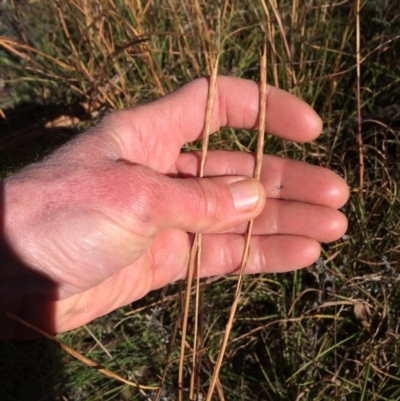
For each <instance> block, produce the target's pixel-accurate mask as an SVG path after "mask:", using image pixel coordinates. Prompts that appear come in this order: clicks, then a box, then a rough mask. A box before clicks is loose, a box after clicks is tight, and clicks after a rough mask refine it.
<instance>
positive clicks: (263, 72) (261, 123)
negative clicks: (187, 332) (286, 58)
mask: <svg viewBox="0 0 400 401" xmlns="http://www.w3.org/2000/svg"><path fill="white" fill-rule="evenodd" d="M260 81H261V82H260V99H259V113H258V136H257V152H256V164H255V168H254V178H256V179H258V180H259V179H260V175H261V168H262V159H263V154H264V141H265V112H266V107H265V106H266V98H267V46H266V42H264V46H263V50H262V54H261V57H260ZM253 225H254V220H251V221H250V222H249V225H248V228H247V233H246V242H245V247H244V251H243V256H242V263H241V267H240V272H239V277H238V282H237V286H236V291H235V296H234V300H233V303H232V307H231V310H230V313H229V318H228V323H227V324H226V329H225V333H224V337H223V340H222V344H221V348H220V351H219V354H218V359H217V362H216V365H215V368H214V372H213V376H212V379H211V383H210V387H209V390H208V394H207V398H206V401H211V399H212V396H213V393H214V389H215V385H216V383H217V379H218V375H219V371H220V369H221V366H222V361H223V358H224V355H225V350H226V346H227V344H228V340H229V334H230V332H231V329H232V325H233V319H234V318H235V313H236V309H237V306H238V304H239V300H240V294H241V291H242V286H243V278H244V271H245V269H246V266H247V262H248V259H249V254H250V242H251V235H252V232H253Z"/></svg>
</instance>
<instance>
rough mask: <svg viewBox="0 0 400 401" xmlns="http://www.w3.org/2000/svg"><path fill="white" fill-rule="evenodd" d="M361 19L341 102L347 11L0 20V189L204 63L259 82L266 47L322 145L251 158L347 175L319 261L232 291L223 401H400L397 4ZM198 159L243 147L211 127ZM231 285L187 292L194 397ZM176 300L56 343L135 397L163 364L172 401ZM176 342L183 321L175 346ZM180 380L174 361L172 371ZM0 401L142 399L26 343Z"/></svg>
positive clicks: (171, 293)
mask: <svg viewBox="0 0 400 401" xmlns="http://www.w3.org/2000/svg"><path fill="white" fill-rule="evenodd" d="M360 7H361V9H360V32H361V37H360V45H361V46H360V49H361V54H360V59H361V64H360V69H361V76H360V83H361V86H360V87H361V90H360V93H359V94H357V80H356V66H357V63H356V61H357V57H356V11H357V1H354V2H352V1H343V2H337V3H330V2H328V1H321V0H317V1H304V2H299V1H296V0H292V1H289V0H283V1H281V2H279V7H278V6H277V4H276V2H274V1H273V0H269V1H267V0H259V1H254V2H253V1H247V2H243V1H239V0H226V1H217V2H206V1H205V0H197V1H193V2H192V1H189V0H180V1H176V0H168V1H151V0H149V1H137V2H130V1H128V0H119V1H116V0H114V1H113V0H103V1H101V2H96V1H84V0H74V1H58V2H54V1H51V0H42V1H21V2H13V1H11V0H10V1H4V2H2V3H1V5H0V13H1V20H0V73H1V75H0V112H1V116H2V120H0V130H1V132H0V151H1V152H2V157H1V168H2V176H3V177H5V176H6V175H9V174H12V173H13V172H14V171H16V170H17V169H19V168H21V167H22V166H23V165H26V164H28V163H30V162H32V161H34V160H37V159H38V158H40V157H42V156H43V155H44V154H46V153H47V152H49V151H50V150H51V149H53V148H54V147H55V146H59V145H60V144H61V143H63V142H65V141H66V140H68V139H69V138H70V137H72V136H73V135H75V133H77V132H79V131H80V130H82V129H84V128H85V127H87V126H90V125H93V124H94V123H95V122H96V121H97V120H98V119H99V118H100V117H101V116H102V115H104V114H105V113H107V112H109V111H111V110H114V109H119V108H123V107H129V106H134V105H136V104H141V103H144V102H148V101H151V100H153V99H156V98H158V97H160V96H162V95H164V94H166V93H169V92H170V91H172V90H174V89H176V88H178V87H179V86H181V85H182V84H184V83H186V82H188V81H190V80H192V79H194V78H197V77H199V76H204V75H207V74H208V73H209V72H210V71H211V67H212V60H213V57H214V56H215V51H216V50H217V49H219V50H220V51H221V55H220V65H219V71H220V73H221V74H226V75H233V76H237V77H242V78H248V79H253V80H256V81H258V80H259V49H260V46H261V44H262V42H263V39H264V35H265V34H266V35H267V38H268V49H269V54H268V58H269V62H268V66H269V68H268V82H269V83H270V84H273V85H276V86H279V87H281V88H283V89H286V90H288V91H290V92H292V93H294V94H296V95H297V96H300V97H301V98H303V99H304V100H305V101H307V102H308V103H310V104H311V105H312V106H313V107H314V108H315V109H316V111H317V112H318V113H319V114H320V115H321V116H322V118H323V120H324V123H325V126H324V132H323V134H322V135H321V136H320V137H319V138H318V139H317V140H316V141H314V142H312V143H310V144H305V145H300V144H294V143H289V142H283V141H281V140H278V139H274V138H270V139H269V140H268V142H267V143H266V145H265V153H269V154H274V155H278V156H283V157H289V158H294V159H298V160H304V161H307V162H310V163H313V164H318V165H321V166H325V167H329V168H331V169H333V170H334V171H336V172H337V173H338V174H340V175H341V176H343V177H345V178H346V180H347V182H348V184H349V186H350V188H351V197H350V200H349V202H348V203H347V205H346V206H345V207H344V208H343V211H344V213H345V214H346V216H347V217H348V219H349V229H348V232H347V234H346V236H345V237H344V238H342V239H341V240H339V241H337V242H335V243H333V244H329V245H323V252H322V257H321V259H320V260H319V261H318V262H317V263H316V264H315V265H313V266H310V267H308V268H306V269H304V270H302V271H298V272H294V273H287V274H264V275H257V276H248V277H245V283H244V287H243V296H242V299H241V301H240V304H239V307H238V311H237V314H236V319H235V321H234V325H233V329H232V333H231V337H230V341H229V343H228V347H227V350H226V353H225V359H224V363H223V365H222V369H221V372H220V382H221V386H222V391H223V394H224V398H225V399H226V400H400V367H399V364H400V342H399V340H400V305H399V304H400V301H399V300H400V266H399V260H400V257H399V253H400V219H399V216H400V198H399V188H398V186H399V183H400V140H399V134H400V111H399V110H400V97H399V94H400V64H399V62H398V53H399V52H398V49H399V32H400V6H399V5H397V4H396V2H390V1H386V0H375V1H373V0H367V1H364V2H361V6H360ZM358 103H359V104H360V107H361V109H360V112H361V117H362V125H361V127H362V132H361V133H362V148H361V150H362V154H363V161H364V164H365V166H364V171H363V174H362V178H363V182H362V184H363V185H362V187H361V188H360V159H359V152H360V146H359V145H360V144H359V142H358V141H357V133H358V132H357V131H358V128H357V118H355V119H354V117H357V112H358V110H357V104H358ZM199 146H200V145H199V144H198V143H194V144H188V145H187V146H186V147H185V149H184V150H185V151H188V150H194V149H199ZM210 148H215V149H227V150H240V151H254V150H255V148H256V134H255V133H254V132H250V131H246V130H240V131H239V130H236V131H234V130H231V129H222V130H220V132H218V134H217V135H215V136H212V137H211V138H210ZM236 281H237V277H222V278H216V279H209V280H204V281H203V283H202V287H203V291H204V293H203V314H202V321H203V325H204V328H205V345H206V348H205V350H204V355H203V358H202V359H203V367H202V370H201V372H200V379H201V383H202V386H203V388H204V394H206V392H207V388H208V385H209V381H210V378H211V375H212V370H213V366H214V364H215V361H216V358H217V354H218V350H219V346H220V344H221V340H222V336H223V331H224V328H225V324H226V321H227V318H228V313H229V309H230V306H231V304H232V301H233V294H234V287H235V285H236ZM181 291H182V289H181V284H180V283H176V284H173V285H171V286H169V287H168V288H164V289H162V290H160V291H155V292H153V293H151V294H149V295H148V296H146V297H145V298H144V299H142V300H140V301H138V302H136V303H134V304H132V305H130V306H128V307H125V308H122V309H120V310H118V311H115V312H114V313H111V314H110V315H108V316H105V317H102V318H99V319H97V320H96V321H94V322H92V323H90V324H89V325H88V326H87V327H83V328H81V329H77V330H73V331H71V332H68V333H64V334H62V335H59V336H58V338H59V339H60V340H61V341H63V342H65V343H66V344H68V345H70V346H71V347H73V348H74V349H76V350H78V351H80V352H82V353H84V354H85V355H87V356H88V357H90V358H91V359H94V360H96V361H98V362H99V363H101V364H103V365H105V366H106V367H107V368H109V369H110V370H112V371H115V372H116V373H118V374H120V375H121V376H124V377H127V378H129V379H130V380H136V381H137V382H139V383H141V384H147V385H157V384H158V383H159V377H160V375H162V372H163V370H164V364H165V358H166V354H167V353H168V352H169V351H170V358H169V360H171V361H172V362H171V363H170V364H169V365H168V374H167V378H166V382H165V384H164V387H163V392H162V394H161V397H160V399H161V400H174V399H176V394H177V389H176V386H177V372H178V357H179V346H178V344H179V341H176V343H175V344H172V343H173V340H174V337H176V339H177V340H178V339H179V338H180V327H179V326H176V321H177V320H178V319H179V316H180V313H181V304H182V298H181V297H182V292H181ZM192 327H193V326H192V322H191V321H189V330H188V333H189V335H188V342H189V343H191V341H192V338H191V336H192V333H191V328H192ZM99 344H101V346H100V345H99ZM171 344H172V346H171ZM170 346H171V349H170V350H169V348H170ZM110 356H111V357H110ZM189 366H190V362H189V360H188V361H187V365H186V374H188V368H189ZM184 380H187V381H188V380H189V379H188V376H186V377H185V378H184ZM187 385H188V382H185V381H184V386H187ZM214 397H215V399H220V398H218V395H217V393H215V396H214ZM198 398H199V399H200V397H198ZM0 399H1V400H85V401H86V400H135V399H137V400H145V399H154V394H151V392H149V391H146V392H144V391H139V390H137V389H134V388H131V387H128V386H126V385H123V384H120V383H118V382H116V381H114V380H112V379H109V378H106V377H103V376H102V375H101V374H100V373H98V372H96V371H95V370H93V369H91V368H88V367H86V366H85V365H83V364H82V363H81V362H78V361H75V360H73V359H71V358H70V357H69V356H68V355H65V354H63V353H61V352H60V351H55V350H53V348H52V346H51V345H49V344H46V343H45V342H43V341H39V342H33V343H29V344H13V343H2V344H1V354H0Z"/></svg>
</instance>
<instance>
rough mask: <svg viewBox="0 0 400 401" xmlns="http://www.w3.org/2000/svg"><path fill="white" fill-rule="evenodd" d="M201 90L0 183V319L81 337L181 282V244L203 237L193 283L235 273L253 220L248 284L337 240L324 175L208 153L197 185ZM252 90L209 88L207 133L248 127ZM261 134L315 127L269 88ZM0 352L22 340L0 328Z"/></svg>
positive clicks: (329, 177) (334, 184)
mask: <svg viewBox="0 0 400 401" xmlns="http://www.w3.org/2000/svg"><path fill="white" fill-rule="evenodd" d="M207 89H208V83H207V80H206V79H199V80H196V81H193V82H191V83H189V84H187V85H185V86H184V87H182V88H181V89H180V90H178V91H176V92H174V93H172V94H170V95H168V96H166V97H163V98H161V99H159V100H158V101H155V102H153V103H150V104H147V105H144V106H140V107H136V108H133V109H128V110H124V111H118V112H115V113H112V114H110V115H109V116H108V117H106V118H105V119H104V120H103V121H102V122H101V123H100V124H99V125H97V126H95V127H93V128H92V129H90V130H88V131H87V132H86V133H84V134H82V135H80V136H79V137H77V138H76V139H75V140H73V141H71V142H70V143H69V144H67V145H65V146H64V147H62V148H61V149H59V150H58V151H56V152H55V153H53V154H52V155H51V156H50V157H48V158H46V159H44V160H43V161H41V162H39V163H36V164H34V165H31V166H29V167H28V168H26V169H24V170H22V171H21V172H19V173H17V174H15V175H14V176H11V177H10V178H8V179H6V180H4V181H3V182H2V183H1V185H2V186H1V189H2V192H3V193H2V198H3V200H2V202H3V205H2V213H3V215H4V216H3V220H4V221H3V226H4V227H3V240H2V241H3V242H2V250H1V252H2V255H4V256H1V257H2V258H3V260H6V263H4V264H2V265H1V267H0V306H1V307H3V308H6V309H8V310H9V311H11V312H13V313H16V314H17V315H18V316H20V317H21V318H23V319H26V320H28V321H29V322H31V323H33V324H35V325H37V326H39V327H40V328H42V329H44V330H46V331H47V332H49V333H56V332H63V331H66V330H70V329H73V328H76V327H79V326H81V325H83V324H85V323H87V322H89V321H91V320H93V319H95V318H96V317H98V316H101V315H104V314H106V313H108V312H110V311H112V310H114V309H116V308H118V307H120V306H123V305H127V304H129V303H131V302H133V301H135V300H137V299H139V298H141V297H143V296H144V295H145V294H147V293H148V292H149V291H152V290H154V289H157V288H160V287H162V286H165V285H166V284H168V283H171V282H174V281H176V280H181V279H185V277H186V275H187V264H188V257H189V251H190V244H191V238H192V234H191V233H193V232H201V233H203V234H204V235H203V249H204V253H203V256H202V270H201V274H202V276H214V275H221V274H227V273H234V272H237V271H238V269H239V267H240V262H241V256H242V251H243V246H244V236H243V233H244V232H245V229H246V222H247V221H248V220H250V219H253V218H255V226H254V233H253V237H252V243H251V254H250V258H249V262H248V267H247V273H257V272H267V273H269V272H286V271H291V270H295V269H299V268H302V267H305V266H309V265H310V264H312V263H313V262H314V261H315V260H316V259H317V258H318V257H319V254H320V242H331V241H334V240H336V239H338V238H340V237H341V236H342V235H343V234H344V233H345V231H346V228H347V220H346V218H345V217H344V215H343V214H342V213H341V212H340V211H338V210H337V209H339V208H340V207H342V206H343V204H344V203H345V202H346V200H347V198H348V195H349V192H348V187H347V185H346V183H345V181H344V180H343V179H342V178H340V177H339V176H338V175H336V174H335V173H333V172H332V171H330V170H327V169H324V168H321V167H317V166H312V165H309V164H305V163H301V162H296V161H291V160H286V159H282V158H278V157H274V156H268V155H266V156H264V161H263V171H262V177H261V181H260V182H257V181H256V180H254V179H252V178H249V177H251V176H252V174H253V168H254V156H253V155H250V154H246V153H244V152H224V151H213V152H210V153H209V156H208V159H207V164H206V169H205V173H206V176H207V178H203V179H199V178H195V175H196V174H197V171H198V166H199V154H198V153H181V148H182V146H183V145H184V144H185V143H188V142H191V141H193V140H196V139H198V138H200V137H201V135H202V129H203V125H204V114H205V105H206V97H207ZM258 95H259V91H258V85H257V84H256V83H254V82H251V81H246V80H240V79H234V78H228V77H219V78H218V80H217V86H216V94H215V102H214V107H213V112H212V124H211V130H212V132H215V131H216V130H218V128H219V127H221V126H229V127H233V128H247V129H253V128H256V127H257V115H258ZM266 131H267V132H268V133H270V134H272V135H275V136H278V137H280V138H283V139H287V140H291V141H297V142H306V141H310V140H312V139H314V138H316V137H317V136H318V135H319V133H320V132H321V120H320V118H319V117H318V116H317V115H316V113H315V112H314V111H313V110H312V109H311V108H310V107H309V106H308V105H307V104H305V103H304V102H302V101H301V100H299V99H297V98H296V97H294V96H292V95H290V94H288V93H286V92H284V91H281V90H278V89H276V88H273V87H269V88H268V92H267V103H266ZM0 326H1V327H2V330H1V333H0V336H1V337H0V338H24V337H27V336H29V335H28V334H27V333H26V331H24V330H22V329H21V328H20V326H18V325H15V324H14V323H12V322H10V321H9V320H8V319H6V318H4V317H3V318H0Z"/></svg>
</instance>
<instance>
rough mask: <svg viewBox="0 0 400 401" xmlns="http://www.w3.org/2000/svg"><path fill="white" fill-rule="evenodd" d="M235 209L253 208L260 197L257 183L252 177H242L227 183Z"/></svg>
mask: <svg viewBox="0 0 400 401" xmlns="http://www.w3.org/2000/svg"><path fill="white" fill-rule="evenodd" d="M229 188H230V190H231V194H232V197H233V204H234V205H235V209H236V210H239V211H241V212H246V211H248V210H251V209H253V208H254V205H255V204H256V203H257V202H258V200H259V199H260V192H259V189H258V185H257V183H256V182H255V181H254V180H253V179H248V178H247V179H246V178H245V179H242V180H240V181H235V182H233V183H232V184H230V185H229Z"/></svg>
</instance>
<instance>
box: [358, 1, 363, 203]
mask: <svg viewBox="0 0 400 401" xmlns="http://www.w3.org/2000/svg"><path fill="white" fill-rule="evenodd" d="M360 33H361V32H360V0H357V3H356V60H357V142H358V158H359V196H360V200H361V201H363V197H364V196H363V187H364V151H363V137H362V128H361V122H362V121H361V120H362V118H361V62H360V52H361V46H360Z"/></svg>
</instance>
